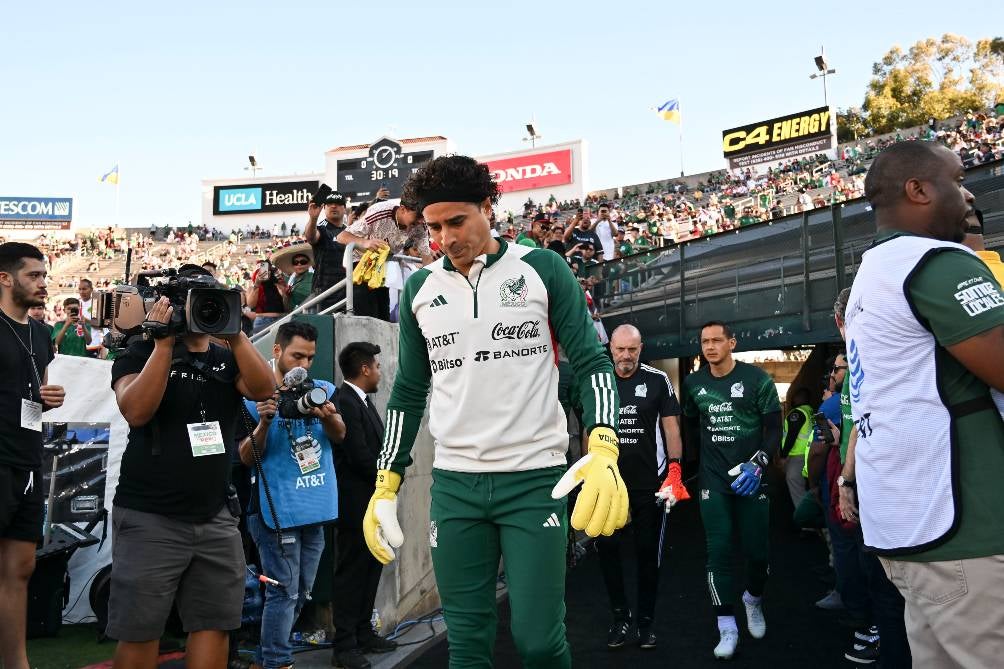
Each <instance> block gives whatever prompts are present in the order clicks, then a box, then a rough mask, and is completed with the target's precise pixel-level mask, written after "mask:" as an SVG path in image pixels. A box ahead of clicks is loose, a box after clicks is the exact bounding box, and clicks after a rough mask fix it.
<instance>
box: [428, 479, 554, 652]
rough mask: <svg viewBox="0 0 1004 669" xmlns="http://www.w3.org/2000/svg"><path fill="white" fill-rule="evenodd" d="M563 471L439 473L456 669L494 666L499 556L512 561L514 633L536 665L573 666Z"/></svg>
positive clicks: (432, 531)
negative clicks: (560, 487) (556, 490)
mask: <svg viewBox="0 0 1004 669" xmlns="http://www.w3.org/2000/svg"><path fill="white" fill-rule="evenodd" d="M563 473H564V468H563V467H552V468H548V469H535V470H531V471H525V472H504V473H486V474H463V473H459V472H449V471H444V470H441V469H434V470H433V472H432V512H431V514H430V515H431V525H430V528H429V543H430V545H431V547H432V564H433V567H434V569H435V572H436V582H437V584H438V586H439V595H440V597H441V598H442V601H443V613H444V615H445V617H446V626H447V632H446V636H447V640H448V641H449V645H450V669H461V668H463V669H471V668H473V667H477V668H483V667H484V668H490V667H491V666H492V659H493V651H494V646H495V629H496V625H497V619H498V617H497V612H496V608H495V595H496V582H497V574H498V567H499V558H500V557H502V558H504V560H505V575H506V582H507V585H508V587H509V603H510V606H511V608H512V636H513V640H514V641H515V643H516V648H517V650H518V651H519V654H520V657H521V658H522V659H523V666H524V667H526V668H527V669H568V668H569V667H571V664H572V659H571V653H570V651H569V648H568V641H567V640H566V638H565V547H566V542H567V538H568V520H567V517H566V511H565V505H566V502H565V500H564V499H551V488H553V487H554V484H555V483H557V482H558V479H559V478H561V475H562V474H563Z"/></svg>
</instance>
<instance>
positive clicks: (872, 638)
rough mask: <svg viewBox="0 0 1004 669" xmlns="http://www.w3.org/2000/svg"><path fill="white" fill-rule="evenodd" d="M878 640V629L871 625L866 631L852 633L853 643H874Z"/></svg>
mask: <svg viewBox="0 0 1004 669" xmlns="http://www.w3.org/2000/svg"><path fill="white" fill-rule="evenodd" d="M878 639H879V633H878V627H876V626H875V625H872V626H871V627H869V628H868V629H860V630H858V631H856V632H855V633H854V642H855V643H875V642H876V641H878Z"/></svg>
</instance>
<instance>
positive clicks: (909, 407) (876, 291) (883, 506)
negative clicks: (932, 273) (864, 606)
mask: <svg viewBox="0 0 1004 669" xmlns="http://www.w3.org/2000/svg"><path fill="white" fill-rule="evenodd" d="M949 249H951V250H961V251H964V252H966V253H972V251H970V250H969V249H968V248H966V247H964V246H962V245H961V244H953V243H951V242H943V241H939V240H936V239H930V238H926V237H914V236H902V237H896V238H893V239H890V240H888V241H885V242H882V243H880V244H878V245H877V246H875V247H873V248H871V249H869V250H868V251H866V252H865V253H864V256H863V258H862V261H861V266H860V269H859V270H858V273H857V276H856V277H855V278H854V286H853V287H852V289H851V295H850V299H849V300H848V304H847V314H846V326H847V329H846V335H847V364H848V367H849V368H848V377H847V380H846V381H845V382H846V383H850V384H851V385H850V396H851V409H852V412H853V414H854V421H855V423H856V425H857V427H858V441H857V446H856V449H855V456H854V458H855V478H856V480H857V487H858V496H859V502H860V504H859V509H860V512H861V529H862V531H863V533H864V542H865V545H866V546H869V547H871V548H873V549H875V550H876V551H877V552H879V553H885V554H889V555H895V554H906V553H914V552H920V551H922V550H926V549H928V548H932V547H933V546H934V545H937V544H938V543H940V542H941V541H943V540H944V539H946V538H947V537H948V536H949V535H950V533H951V532H952V531H953V530H954V528H955V526H956V524H957V517H958V514H957V508H958V498H959V495H960V494H961V493H960V491H959V488H958V480H957V476H958V472H957V471H955V468H956V467H957V457H956V454H955V452H954V451H955V447H956V445H955V444H954V443H953V434H952V414H953V413H954V414H955V415H956V416H958V415H964V414H965V413H969V412H971V411H973V410H976V409H977V407H974V406H972V403H967V405H968V406H965V407H962V406H960V407H955V408H954V410H952V411H950V410H949V407H948V406H946V404H945V401H944V400H943V399H942V397H941V395H940V394H939V390H938V383H937V367H936V364H935V352H936V350H937V348H938V343H937V341H936V340H935V338H934V335H933V334H932V333H931V332H930V331H929V330H928V329H927V328H926V327H925V326H924V325H923V324H922V323H921V322H920V321H919V320H918V317H917V315H916V314H915V312H914V310H913V308H912V307H911V305H910V302H909V300H908V296H907V283H908V280H909V278H910V276H911V274H912V273H913V272H914V270H915V269H916V268H917V267H918V266H920V264H921V262H922V261H924V260H926V258H927V257H928V256H929V255H930V254H934V253H939V252H942V251H945V250H949ZM987 399H988V400H989V398H987Z"/></svg>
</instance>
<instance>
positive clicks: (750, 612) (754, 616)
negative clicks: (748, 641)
mask: <svg viewBox="0 0 1004 669" xmlns="http://www.w3.org/2000/svg"><path fill="white" fill-rule="evenodd" d="M743 606H745V607H746V626H747V627H748V628H749V631H750V636H751V637H753V638H754V639H762V638H764V636H765V635H766V634H767V620H766V619H765V618H764V617H763V602H762V601H760V602H755V603H751V602H748V601H746V597H743Z"/></svg>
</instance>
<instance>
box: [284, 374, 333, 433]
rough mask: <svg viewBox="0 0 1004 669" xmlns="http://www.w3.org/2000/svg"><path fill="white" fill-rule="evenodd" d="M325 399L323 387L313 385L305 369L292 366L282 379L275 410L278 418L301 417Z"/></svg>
mask: <svg viewBox="0 0 1004 669" xmlns="http://www.w3.org/2000/svg"><path fill="white" fill-rule="evenodd" d="M327 401H328V394H327V393H326V392H324V388H320V387H318V386H316V385H314V382H313V381H312V380H311V379H310V377H308V376H307V370H305V369H304V368H302V367H294V368H293V369H291V370H290V371H289V373H287V374H286V376H285V378H284V379H283V381H282V388H280V389H279V399H278V400H277V401H276V411H277V413H278V414H279V417H280V418H286V419H290V420H295V419H297V418H303V417H304V416H306V415H308V414H309V413H310V412H311V410H312V409H314V408H316V407H319V406H321V405H323V404H324V403H325V402H327Z"/></svg>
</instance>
